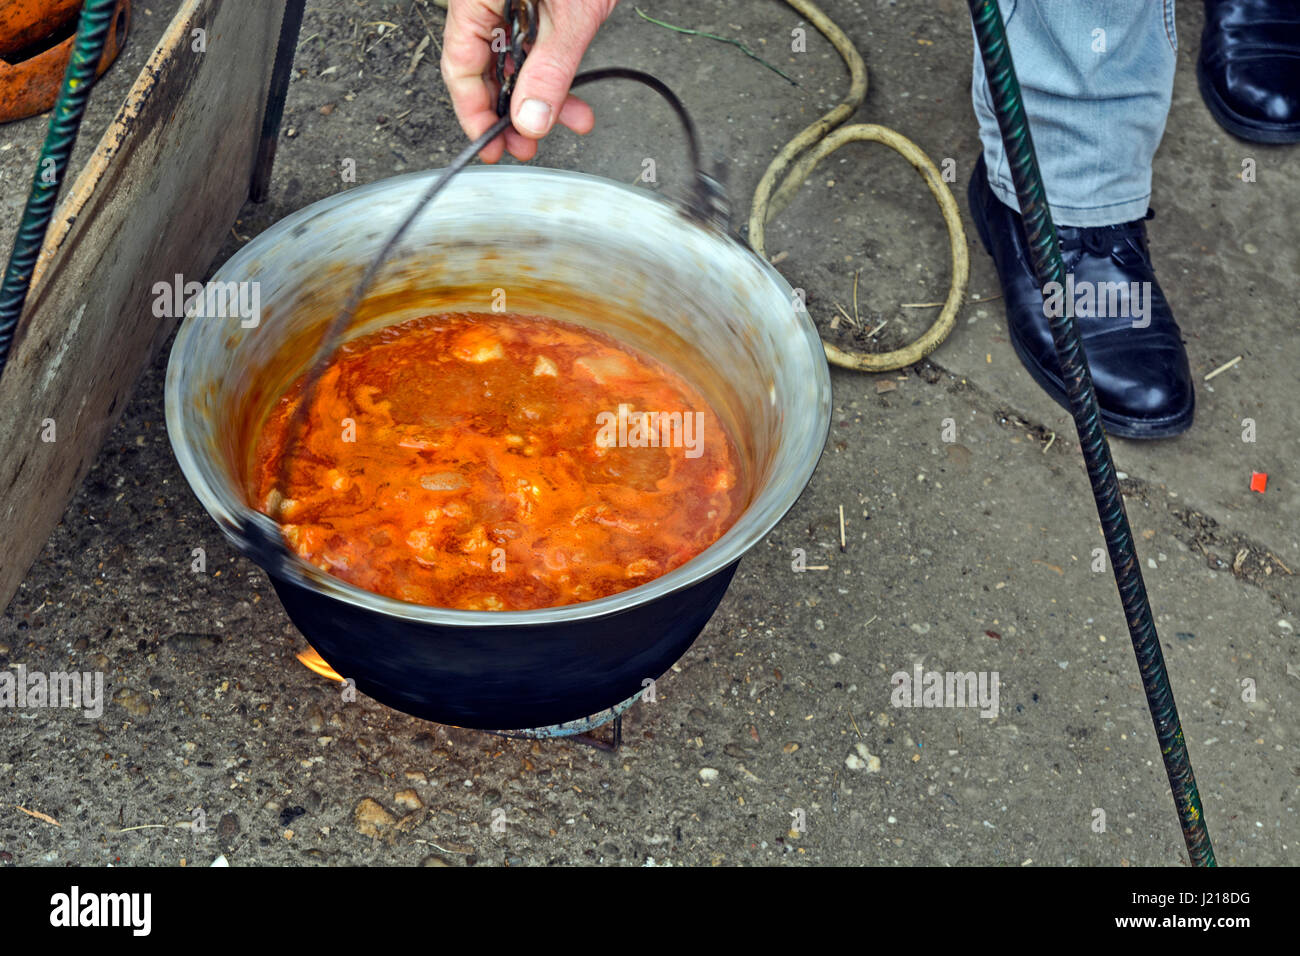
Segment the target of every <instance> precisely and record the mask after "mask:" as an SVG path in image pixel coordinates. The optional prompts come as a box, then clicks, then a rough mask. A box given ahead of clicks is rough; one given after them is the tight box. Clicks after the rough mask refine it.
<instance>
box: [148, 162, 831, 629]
mask: <svg viewBox="0 0 1300 956" xmlns="http://www.w3.org/2000/svg"><path fill="white" fill-rule="evenodd" d="M441 174H442V170H438V169H434V170H421V171H416V172H411V173H404V174H402V175H399V176H393V177H390V178H387V179H383V180H379V181H377V182H374V183H368V184H366V185H364V186H358V187H355V188H353V189H349V190H347V191H345V192H342V193H338V194H336V195H333V196H328V197H326V198H324V199H321V200H318V201H317V202H314V203H312V204H311V205H308V206H305V207H303V208H302V209H300V210H298V211H296V212H294V213H291V214H290V215H288V216H286V217H285V218H284V219H281V220H280V221H279V222H277V223H275V224H274V225H272V226H271V227H269V228H268V229H266V230H265V231H264V232H262V233H261V234H259V235H258V236H257V237H256V238H254V239H253V240H252V241H251V242H249V243H248V244H247V245H246V246H244V247H243V248H242V249H240V250H239V251H238V252H237V253H236V254H235V255H233V256H232V257H231V258H230V259H228V260H227V261H226V262H225V263H224V264H223V265H222V266H221V267H220V268H219V269H218V270H217V271H216V273H215V274H214V275H213V276H212V278H211V280H210V281H211V282H226V281H230V280H231V279H232V278H235V277H237V276H239V275H240V274H241V273H242V272H243V270H244V267H245V266H246V264H248V263H249V262H250V260H252V259H254V258H255V257H256V256H258V255H259V254H260V250H261V248H262V246H264V245H269V244H271V243H273V242H274V241H275V240H276V239H277V238H279V237H280V236H282V235H283V234H285V233H287V232H290V231H292V230H294V229H297V228H299V227H301V226H302V225H304V224H305V223H307V222H309V221H310V220H311V219H313V218H315V217H316V216H319V215H322V214H326V213H329V212H331V211H333V210H334V208H335V207H336V206H340V205H344V204H346V203H350V202H356V201H358V200H360V199H363V198H364V197H365V196H366V195H368V194H371V193H376V192H382V191H385V190H386V189H391V188H392V187H393V186H394V185H396V184H398V183H402V182H406V181H408V180H426V179H431V178H433V177H437V176H440V175H441ZM493 176H500V177H504V176H512V177H536V178H538V179H541V180H547V179H551V180H557V181H558V180H568V181H571V182H573V181H577V182H580V183H582V184H584V185H589V186H591V187H592V188H594V189H597V190H606V191H612V192H617V193H619V194H621V197H622V198H623V199H624V200H627V201H630V202H634V203H643V204H648V205H653V206H657V207H660V208H663V207H672V208H673V211H674V213H675V214H677V215H681V216H682V222H683V224H687V223H689V227H690V228H697V229H703V228H705V227H703V226H701V225H699V224H697V223H695V222H694V221H691V220H688V219H687V218H686V216H685V213H684V212H682V211H681V210H680V209H678V208H676V207H675V206H673V204H671V203H669V202H668V201H666V200H665V199H663V198H661V197H659V196H657V195H655V194H653V193H649V192H647V191H646V190H641V189H637V188H636V187H633V186H629V185H625V184H623V183H618V182H614V181H612V180H608V179H605V178H603V177H600V176H594V175H591V174H589V173H580V172H570V171H568V170H560V169H550V168H546V167H536V166H530V167H521V166H476V167H471V168H469V169H465V170H463V171H461V172H460V173H459V174H458V175H457V178H456V180H455V181H453V182H452V183H451V184H449V185H448V187H447V189H448V190H455V189H456V188H457V185H458V183H459V182H460V181H461V180H462V179H464V178H466V177H468V178H469V180H472V179H476V178H479V177H493ZM436 205H437V200H435V201H434V203H433V204H431V208H432V207H434V206H436ZM417 223H418V219H417ZM714 238H715V240H716V241H718V242H720V243H723V247H724V248H726V249H727V250H728V252H729V253H730V254H732V255H736V254H739V255H743V256H745V257H747V258H748V259H749V260H750V261H751V262H752V263H753V265H755V266H756V267H758V268H759V269H760V271H761V272H762V273H763V274H764V275H765V276H766V277H767V278H768V279H770V280H771V281H772V282H773V283H774V284H776V286H777V287H778V288H779V289H781V290H782V291H783V292H784V293H785V295H786V301H787V302H791V303H793V301H794V299H795V294H794V290H793V289H792V288H791V287H790V285H789V283H788V282H786V280H785V278H784V277H783V276H782V275H781V273H780V272H778V271H777V270H776V268H775V267H773V266H772V265H771V264H770V263H769V262H767V261H766V260H764V259H762V258H760V257H759V256H757V255H755V254H754V252H753V251H752V250H751V249H749V248H748V246H746V245H745V244H744V243H743V242H741V241H740V240H738V239H737V238H736V237H734V236H731V235H728V234H724V233H722V232H720V231H719V232H715V233H714ZM409 241H410V240H409V239H408V240H407V242H409ZM790 316H791V318H792V320H793V321H794V322H795V323H796V324H797V326H798V330H799V331H800V333H801V334H802V339H803V341H804V342H805V343H806V345H807V348H808V350H809V355H810V357H811V358H812V362H811V365H812V370H813V374H814V376H815V378H816V381H815V383H814V385H815V392H816V395H817V401H818V406H819V407H818V411H817V418H818V419H819V420H820V421H821V422H822V427H821V428H820V429H819V430H817V431H815V432H813V433H810V434H806V435H804V436H803V439H802V441H801V451H802V452H803V453H801V454H800V456H799V461H800V465H799V467H798V469H797V470H796V471H795V472H794V473H792V474H787V475H784V476H782V479H781V481H780V489H781V494H780V495H779V496H776V497H775V500H765V498H768V499H770V498H772V497H773V495H772V494H771V488H770V487H768V488H763V487H760V488H759V490H758V492H757V493H756V494H755V497H754V498H753V500H751V502H750V504H749V506H748V507H747V508H746V509H745V511H744V513H742V514H741V516H740V518H739V519H738V520H737V521H736V523H735V524H734V525H732V527H731V528H730V529H729V530H728V531H727V532H726V533H725V534H724V535H723V536H722V537H720V538H719V539H718V540H717V541H715V542H714V543H713V544H712V545H710V546H709V547H708V548H706V549H705V550H704V551H702V552H701V553H700V554H698V555H696V556H695V557H694V558H692V559H691V560H690V561H687V562H686V563H685V564H682V565H680V566H679V567H677V568H674V569H673V570H672V571H669V572H668V573H667V574H664V575H662V576H661V577H658V578H655V579H654V580H653V581H649V582H647V583H645V584H642V585H639V586H638V587H634V588H630V589H628V590H626V591H620V592H619V593H618V594H614V595H611V596H609V597H605V598H599V599H597V600H594V601H584V602H581V603H577V604H566V605H561V606H559V607H550V608H539V609H536V610H528V611H463V610H456V609H453V608H441V607H431V606H428V605H422V604H412V603H409V602H406V601H401V600H398V599H396V598H390V597H386V596H384V595H381V594H376V593H374V592H372V591H367V590H364V589H362V588H358V587H356V586H354V585H351V584H348V583H347V582H346V581H343V580H342V579H340V578H336V577H334V576H332V575H330V574H328V573H326V572H324V571H322V570H321V569H320V568H318V567H316V566H315V565H313V564H311V563H310V562H308V561H306V560H304V559H303V558H301V557H300V556H299V555H297V554H296V553H294V552H293V551H291V550H290V549H288V548H287V547H286V549H285V551H286V553H287V555H288V565H287V567H286V568H285V570H286V571H287V575H286V576H287V577H288V578H289V579H290V580H291V581H294V582H295V583H298V584H300V585H303V586H306V587H308V588H310V589H311V590H314V591H316V592H318V593H320V594H322V595H324V596H326V597H330V598H334V599H335V600H338V601H342V602H344V603H346V604H350V605H353V606H356V607H359V608H362V609H365V610H369V611H372V612H375V613H379V614H384V615H387V616H389V617H394V618H399V619H403V620H407V621H412V622H418V623H425V624H430V625H442V626H458V627H513V628H517V627H529V626H539V625H553V624H559V623H563V622H566V621H576V620H588V619H592V618H600V617H607V616H611V615H616V614H619V613H621V612H624V611H627V610H629V609H631V608H634V607H639V606H641V605H644V604H648V603H650V602H652V601H655V600H657V599H659V598H663V597H666V596H668V595H670V594H672V593H673V592H675V591H680V590H683V589H685V588H689V587H690V586H692V585H694V584H696V583H698V582H700V581H702V580H704V579H706V578H708V577H711V576H712V575H714V574H716V573H717V572H719V571H721V570H723V569H724V568H726V567H728V566H730V565H731V564H733V563H735V562H736V561H738V560H739V559H740V558H741V557H742V556H743V555H744V554H745V553H746V552H747V551H748V550H749V549H750V548H752V547H753V546H754V545H755V544H757V543H758V542H759V541H760V540H762V538H763V537H764V536H766V535H767V534H768V533H769V532H770V531H771V530H772V529H773V528H774V527H775V526H776V525H777V524H778V523H779V522H780V521H781V519H782V518H783V517H785V515H786V513H788V512H789V510H790V509H791V508H792V507H793V506H794V504H795V502H796V501H798V499H799V496H800V495H801V494H802V493H803V490H804V488H805V487H806V486H807V484H808V481H809V480H810V478H811V477H812V473H813V471H814V470H815V468H816V466H817V463H818V461H819V459H820V457H821V453H822V450H823V449H824V447H825V444H826V440H827V437H828V435H829V432H830V394H831V387H830V369H829V366H828V365H827V363H826V360H825V351H824V349H823V347H822V342H821V338H820V337H819V335H818V333H817V330H816V327H815V326H814V325H813V323H812V320H811V318H810V317H809V315H808V313H807V312H806V311H797V310H795V309H794V308H793V306H792V307H791V309H790ZM214 328H215V327H214V326H212V325H211V324H210V323H209V324H206V325H205V323H204V320H202V319H199V318H195V317H193V316H190V317H187V318H186V319H185V320H184V321H183V322H182V325H181V327H180V330H179V331H178V332H177V334H176V340H175V342H174V343H173V346H172V353H171V357H170V359H169V361H168V364H167V376H166V386H165V410H166V421H167V432H168V436H169V438H170V440H171V445H172V450H173V452H174V453H175V455H176V459H177V462H178V463H179V464H180V467H181V471H182V473H183V474H184V475H185V477H186V479H187V480H188V482H189V484H190V487H191V488H192V489H193V490H194V493H195V496H196V497H197V498H198V499H199V502H200V503H201V504H202V505H203V507H204V509H205V510H206V511H207V512H208V513H209V514H210V515H211V516H212V518H213V519H214V520H215V521H216V522H217V524H218V526H219V527H220V528H221V529H222V531H223V532H224V533H225V534H226V536H227V537H228V538H230V539H231V541H233V542H234V543H235V544H236V545H237V546H238V545H240V544H241V543H242V536H241V533H240V529H242V528H244V527H246V526H247V524H248V522H249V521H250V519H251V518H252V517H253V515H254V514H256V512H254V511H253V510H252V509H251V508H249V507H248V506H247V505H246V504H244V503H243V502H242V501H239V500H237V499H236V498H235V497H234V496H232V495H231V494H230V493H229V492H228V491H227V489H226V488H225V487H224V482H222V481H220V480H219V478H218V476H216V475H213V474H211V473H210V469H209V468H208V467H206V466H205V464H204V463H203V462H202V461H201V458H200V456H199V455H198V454H197V453H196V451H195V450H194V448H193V447H192V445H193V442H192V441H190V440H189V438H188V436H187V433H186V429H185V425H184V416H183V415H182V413H181V402H182V401H183V399H182V396H181V372H182V369H181V368H180V366H181V360H180V358H179V357H180V356H181V355H182V354H183V352H184V351H185V349H184V343H185V342H186V341H187V339H188V337H190V336H198V335H201V334H203V333H204V331H205V329H207V330H211V329H214ZM209 334H218V333H217V332H212V331H210V332H209ZM760 502H762V503H763V504H764V507H762V508H761V509H760V508H758V507H756V506H757V505H758V504H759V503H760Z"/></svg>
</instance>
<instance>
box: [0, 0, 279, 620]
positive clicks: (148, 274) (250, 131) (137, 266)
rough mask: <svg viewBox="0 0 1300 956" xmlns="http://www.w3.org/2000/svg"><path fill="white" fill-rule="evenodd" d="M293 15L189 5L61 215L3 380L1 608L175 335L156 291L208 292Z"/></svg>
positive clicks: (236, 3)
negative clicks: (170, 287) (175, 287)
mask: <svg viewBox="0 0 1300 956" xmlns="http://www.w3.org/2000/svg"><path fill="white" fill-rule="evenodd" d="M283 11H284V4H282V3H268V2H265V0H187V2H186V3H185V4H184V6H182V8H181V9H180V11H179V12H178V13H177V15H176V17H175V18H174V19H173V21H172V23H171V25H170V26H169V27H168V30H167V32H166V34H164V36H163V38H162V40H161V41H160V42H159V44H158V46H157V47H156V48H155V49H154V52H153V54H152V55H151V56H150V58H149V62H148V64H147V65H146V66H145V68H144V70H143V71H141V73H140V76H139V78H138V79H137V80H136V82H135V84H134V86H133V87H132V88H131V92H130V93H129V94H128V96H127V99H126V101H125V103H124V104H123V105H122V108H121V110H120V111H119V112H118V115H117V117H116V118H115V119H114V121H113V124H112V126H110V127H109V129H108V131H107V132H106V133H105V134H104V136H103V137H102V138H101V139H100V141H99V145H98V146H97V147H96V150H95V153H94V155H93V157H92V158H91V160H90V162H89V163H88V164H87V165H86V167H85V168H84V169H83V170H82V172H81V174H80V175H79V176H78V178H77V180H76V181H75V182H74V183H73V185H72V186H71V188H70V189H69V190H68V191H67V193H66V195H65V196H64V198H63V201H62V203H61V204H60V206H59V209H58V210H57V211H56V213H55V216H54V220H53V222H52V223H51V227H50V231H49V234H48V235H47V237H46V243H45V248H44V249H43V251H42V253H41V259H40V261H39V262H38V264H37V268H36V271H35V279H34V281H33V290H32V292H31V294H30V295H29V296H28V300H27V308H26V311H25V313H24V315H23V320H22V322H21V323H20V325H19V329H18V337H17V339H16V341H15V345H14V349H13V352H12V353H11V355H10V358H9V365H8V367H7V368H6V369H5V373H4V375H3V376H2V377H0V541H2V542H4V547H3V553H2V554H0V607H4V606H6V605H7V604H8V603H9V600H10V599H11V598H12V596H13V594H14V592H15V591H16V590H17V589H18V586H19V584H20V582H21V581H22V579H23V577H24V576H25V574H26V573H27V569H28V568H29V567H30V566H31V563H32V562H33V561H34V560H35V559H36V556H37V555H38V554H39V553H40V551H41V548H42V547H43V546H44V543H45V540H46V538H47V537H48V536H49V533H50V531H51V529H53V527H54V526H55V525H56V524H57V523H58V521H59V518H60V517H61V516H62V514H63V511H64V508H65V507H66V506H67V503H68V501H69V500H70V499H71V497H72V495H73V493H74V492H75V491H76V489H77V487H78V486H79V485H80V483H81V481H82V479H83V478H84V477H85V474H86V472H87V471H88V470H89V468H90V466H91V464H92V463H93V462H94V460H95V456H96V454H97V453H98V451H99V448H100V446H101V445H102V444H103V442H104V439H105V438H106V437H107V436H108V432H109V430H110V429H111V428H112V427H113V425H114V424H115V423H116V421H117V419H118V418H119V417H120V415H121V413H122V409H123V407H124V406H125V404H126V401H127V398H128V397H129V395H130V392H131V389H132V387H133V386H134V384H135V381H136V379H137V378H138V377H139V375H140V372H141V371H142V370H143V369H144V367H145V366H146V365H147V364H148V363H149V361H150V360H151V359H152V357H153V355H154V352H155V351H156V349H157V347H158V346H159V345H160V344H161V342H162V341H163V340H164V339H165V338H166V337H167V335H168V333H169V332H170V331H171V329H172V327H173V326H174V325H175V323H176V318H175V317H171V316H168V317H163V318H159V317H156V316H155V315H154V310H153V300H154V296H153V293H152V291H151V290H152V287H153V285H154V284H155V283H156V282H162V281H166V282H171V281H172V278H173V276H175V275H176V274H180V275H182V276H184V277H185V281H187V282H188V281H198V280H201V279H202V278H203V276H204V275H205V274H206V271H207V268H208V266H209V265H210V263H211V262H212V258H213V256H215V255H216V253H217V251H218V250H219V249H220V247H221V244H222V242H223V241H224V238H225V236H226V235H227V233H228V231H229V229H230V226H231V224H232V223H233V222H234V220H235V217H236V216H237V215H238V213H239V209H240V207H241V206H242V204H243V202H244V200H245V198H246V197H247V195H248V184H249V180H250V176H251V174H252V170H253V163H254V158H255V156H256V153H257V147H258V139H259V135H260V133H261V128H262V118H263V117H262V113H263V104H264V103H265V101H266V95H267V90H268V87H269V84H270V78H271V66H272V62H273V59H274V55H275V49H276V41H277V39H278V36H279V27H280V19H281V16H282V14H283ZM198 29H202V30H204V31H205V38H204V39H205V41H206V42H205V44H204V46H205V49H204V50H203V51H201V52H200V51H196V50H195V49H194V46H195V36H194V31H195V30H198ZM50 421H53V423H54V431H53V434H54V438H55V440H54V441H46V440H43V439H45V438H48V437H49V434H50V429H49V426H48V423H49V422H50Z"/></svg>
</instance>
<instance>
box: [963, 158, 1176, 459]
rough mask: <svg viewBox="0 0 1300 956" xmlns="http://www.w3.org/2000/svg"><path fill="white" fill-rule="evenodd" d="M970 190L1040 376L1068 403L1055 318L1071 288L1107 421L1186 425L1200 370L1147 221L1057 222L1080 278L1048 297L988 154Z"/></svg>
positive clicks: (1110, 426) (1015, 337) (1015, 336)
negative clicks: (1166, 288) (1156, 262)
mask: <svg viewBox="0 0 1300 956" xmlns="http://www.w3.org/2000/svg"><path fill="white" fill-rule="evenodd" d="M969 198H970V208H971V215H972V216H973V217H974V219H975V226H976V228H977V229H978V230H979V234H980V239H981V240H982V241H983V243H984V248H985V249H986V250H988V253H989V254H990V255H991V256H992V257H993V262H994V264H995V265H996V266H997V270H998V277H999V279H1000V280H1001V282H1002V295H1003V297H1004V298H1005V299H1006V307H1007V330H1008V331H1009V332H1010V334H1011V344H1012V346H1013V347H1014V348H1015V350H1016V355H1018V356H1019V357H1020V361H1021V363H1022V364H1023V365H1024V366H1025V368H1026V369H1028V370H1029V374H1030V375H1032V376H1033V377H1034V381H1036V382H1037V383H1038V384H1039V385H1040V386H1041V387H1042V388H1043V390H1044V391H1046V392H1047V394H1048V395H1050V396H1051V397H1052V398H1053V400H1055V402H1056V403H1057V404H1058V405H1060V406H1061V407H1062V408H1065V409H1066V410H1068V409H1069V407H1070V400H1069V398H1068V396H1067V395H1066V391H1065V382H1064V380H1063V379H1062V377H1061V371H1060V365H1059V364H1058V362H1057V360H1056V346H1055V345H1054V344H1053V342H1052V331H1051V327H1050V326H1049V324H1048V318H1047V314H1048V312H1049V310H1050V309H1051V308H1053V307H1055V306H1057V305H1059V304H1061V303H1062V302H1063V300H1064V299H1065V297H1066V296H1069V297H1070V301H1073V302H1074V303H1075V304H1076V308H1075V318H1076V322H1077V324H1078V327H1079V335H1080V336H1081V338H1082V340H1083V350H1084V353H1085V354H1086V355H1087V357H1088V365H1089V367H1090V368H1091V369H1092V382H1093V386H1094V388H1095V389H1096V391H1097V404H1098V405H1099V406H1100V408H1101V422H1102V425H1103V427H1104V428H1105V429H1106V431H1107V432H1108V433H1109V434H1111V435H1118V436H1120V437H1123V438H1167V437H1169V436H1171V435H1177V434H1179V433H1180V432H1184V431H1186V430H1187V429H1188V428H1189V427H1190V426H1191V424H1192V415H1193V412H1194V409H1195V401H1196V399H1195V393H1194V391H1193V390H1192V373H1191V369H1190V368H1189V367H1188V364H1187V353H1186V351H1184V349H1183V342H1182V337H1181V334H1180V332H1179V330H1178V323H1176V322H1175V321H1174V317H1173V314H1172V313H1171V312H1170V310H1169V303H1168V302H1166V301H1165V296H1164V293H1163V292H1161V290H1160V285H1159V283H1157V282H1156V277H1155V273H1154V272H1153V271H1152V268H1151V257H1150V253H1149V251H1148V249H1147V236H1146V226H1145V224H1144V221H1143V220H1141V219H1138V220H1135V221H1134V222H1126V223H1123V224H1122V225H1118V226H1098V227H1092V228H1079V227H1074V226H1058V227H1057V233H1058V235H1059V237H1060V241H1061V255H1062V258H1063V259H1064V262H1065V271H1066V272H1067V273H1068V274H1070V275H1071V276H1072V278H1071V280H1070V282H1069V283H1067V286H1066V288H1064V289H1061V290H1059V295H1056V296H1054V297H1053V298H1049V299H1048V300H1045V299H1044V296H1043V292H1042V290H1041V289H1040V286H1039V284H1038V280H1037V279H1036V278H1035V277H1034V270H1033V266H1032V265H1031V260H1030V257H1029V250H1028V246H1027V244H1026V241H1025V231H1024V226H1023V224H1022V222H1021V219H1020V214H1019V213H1018V212H1016V211H1015V210H1014V209H1011V208H1010V207H1008V206H1006V205H1004V204H1003V203H1002V201H1001V200H999V199H998V198H997V196H995V195H994V194H993V191H992V190H991V189H990V188H989V181H988V171H987V170H986V169H985V166H984V157H983V156H982V155H981V156H980V159H979V162H978V163H976V165H975V172H974V173H973V174H972V176H971V181H970V189H969ZM1147 216H1148V218H1149V217H1150V216H1151V213H1150V212H1148V213H1147ZM1134 283H1136V285H1134ZM1049 291H1057V290H1049ZM1135 292H1136V295H1135V294H1134V293H1135Z"/></svg>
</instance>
